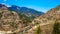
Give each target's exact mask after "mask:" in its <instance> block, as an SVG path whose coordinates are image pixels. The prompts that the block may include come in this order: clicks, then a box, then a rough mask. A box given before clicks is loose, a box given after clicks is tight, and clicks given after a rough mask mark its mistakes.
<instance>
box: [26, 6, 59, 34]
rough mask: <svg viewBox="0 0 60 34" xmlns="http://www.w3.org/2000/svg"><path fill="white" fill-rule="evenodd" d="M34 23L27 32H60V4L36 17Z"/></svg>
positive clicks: (51, 33) (50, 33)
mask: <svg viewBox="0 0 60 34" xmlns="http://www.w3.org/2000/svg"><path fill="white" fill-rule="evenodd" d="M32 24H34V26H33V27H32V28H31V29H29V30H28V33H27V34H36V33H37V34H53V33H54V34H57V33H58V32H59V33H58V34H60V30H59V28H60V5H59V6H57V7H55V8H52V9H50V10H49V11H48V12H47V13H45V14H43V15H41V16H39V17H37V18H35V19H34V20H33V21H32ZM38 27H39V28H40V29H39V28H38ZM36 29H37V30H36Z"/></svg>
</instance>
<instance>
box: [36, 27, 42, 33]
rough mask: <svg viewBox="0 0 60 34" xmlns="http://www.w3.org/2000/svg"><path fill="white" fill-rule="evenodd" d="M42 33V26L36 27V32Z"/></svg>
mask: <svg viewBox="0 0 60 34" xmlns="http://www.w3.org/2000/svg"><path fill="white" fill-rule="evenodd" d="M40 33H41V28H40V26H39V27H37V28H36V31H35V34H40Z"/></svg>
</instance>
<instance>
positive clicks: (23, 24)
mask: <svg viewBox="0 0 60 34" xmlns="http://www.w3.org/2000/svg"><path fill="white" fill-rule="evenodd" d="M33 18H35V17H34V16H32V17H31V18H30V17H29V16H27V15H25V14H22V13H17V12H15V11H11V10H10V9H8V7H7V6H5V5H3V4H0V34H24V33H25V32H27V31H28V30H29V29H31V27H32V25H33V24H32V23H31V22H32V20H33Z"/></svg>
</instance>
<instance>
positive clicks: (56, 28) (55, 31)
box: [52, 21, 60, 34]
mask: <svg viewBox="0 0 60 34" xmlns="http://www.w3.org/2000/svg"><path fill="white" fill-rule="evenodd" d="M59 28H60V24H59V22H57V21H56V22H55V24H54V26H53V31H52V34H60V30H59Z"/></svg>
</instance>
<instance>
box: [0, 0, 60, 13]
mask: <svg viewBox="0 0 60 34" xmlns="http://www.w3.org/2000/svg"><path fill="white" fill-rule="evenodd" d="M0 3H2V4H6V5H7V6H9V5H17V6H20V7H28V8H32V9H35V10H37V11H42V12H47V11H48V10H50V9H51V8H54V7H56V6H58V5H60V0H0Z"/></svg>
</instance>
